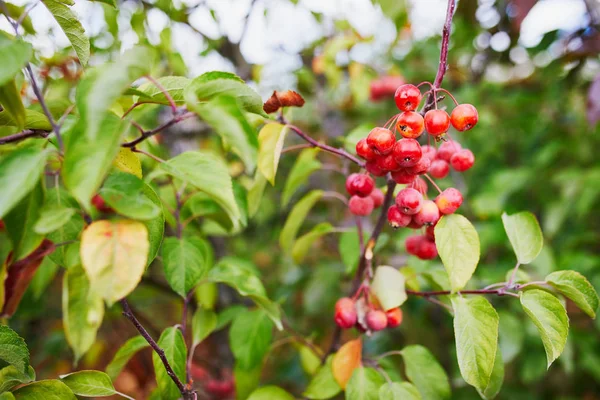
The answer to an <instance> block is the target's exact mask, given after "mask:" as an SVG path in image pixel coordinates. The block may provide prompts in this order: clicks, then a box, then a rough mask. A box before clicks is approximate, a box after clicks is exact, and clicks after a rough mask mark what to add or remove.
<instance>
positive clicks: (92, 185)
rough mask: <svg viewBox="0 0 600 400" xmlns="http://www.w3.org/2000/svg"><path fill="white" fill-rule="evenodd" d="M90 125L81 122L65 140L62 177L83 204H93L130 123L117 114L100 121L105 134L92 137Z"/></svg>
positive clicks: (87, 205)
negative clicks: (92, 201)
mask: <svg viewBox="0 0 600 400" xmlns="http://www.w3.org/2000/svg"><path fill="white" fill-rule="evenodd" d="M89 129H90V127H89V126H86V125H83V124H78V125H77V126H76V127H75V128H74V131H73V132H71V134H70V135H69V136H68V137H67V139H66V140H65V160H64V164H63V168H62V177H63V179H64V182H65V186H66V187H67V188H68V189H69V191H70V192H71V194H72V195H73V197H75V198H76V199H77V201H79V202H80V203H82V204H83V205H84V207H86V208H88V209H89V207H90V199H91V198H92V196H94V195H95V194H96V193H97V192H98V189H99V188H100V185H101V184H102V181H103V180H104V177H105V176H106V174H107V173H108V171H109V170H110V168H111V166H112V162H113V160H114V159H115V157H116V156H117V154H118V152H119V144H120V142H121V137H122V136H123V133H124V132H125V131H126V130H127V129H128V123H127V122H126V121H123V120H121V119H120V118H119V117H117V116H116V115H114V114H108V115H106V117H105V118H104V119H103V120H102V121H101V122H99V126H98V129H100V130H102V134H101V135H99V136H98V137H92V136H90V134H89V132H88V130H89Z"/></svg>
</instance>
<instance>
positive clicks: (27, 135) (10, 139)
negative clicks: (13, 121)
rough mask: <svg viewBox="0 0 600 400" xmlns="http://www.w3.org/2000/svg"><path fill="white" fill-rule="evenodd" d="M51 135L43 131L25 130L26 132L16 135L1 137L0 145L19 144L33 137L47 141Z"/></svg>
mask: <svg viewBox="0 0 600 400" xmlns="http://www.w3.org/2000/svg"><path fill="white" fill-rule="evenodd" d="M49 134H50V132H48V131H44V130H41V129H25V130H24V131H22V132H19V133H15V134H14V135H8V136H4V137H1V138H0V144H7V143H14V142H19V141H21V140H24V139H27V138H32V137H40V138H44V139H45V138H47V137H48V135H49Z"/></svg>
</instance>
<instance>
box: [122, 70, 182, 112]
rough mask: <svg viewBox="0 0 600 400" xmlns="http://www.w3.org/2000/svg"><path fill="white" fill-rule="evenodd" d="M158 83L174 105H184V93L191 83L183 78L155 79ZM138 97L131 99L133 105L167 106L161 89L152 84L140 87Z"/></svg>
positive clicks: (166, 77) (167, 102)
mask: <svg viewBox="0 0 600 400" xmlns="http://www.w3.org/2000/svg"><path fill="white" fill-rule="evenodd" d="M156 81H158V83H159V84H160V85H161V86H162V87H163V88H164V89H165V90H166V92H167V93H169V95H170V96H171V98H172V99H173V101H174V102H175V104H177V105H178V106H181V105H183V104H185V99H184V96H183V94H184V91H185V89H186V88H187V87H188V86H189V85H190V83H191V81H190V80H189V79H188V78H186V77H184V76H163V77H161V78H158V79H156ZM136 90H137V92H138V93H140V95H139V96H134V97H133V102H134V103H157V104H165V105H169V100H168V99H167V98H166V96H165V95H164V93H163V92H162V90H161V89H159V88H158V86H156V85H155V84H154V82H146V83H144V84H143V85H140V86H139V87H138V88H137V89H136Z"/></svg>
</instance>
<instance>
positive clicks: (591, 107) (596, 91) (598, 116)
mask: <svg viewBox="0 0 600 400" xmlns="http://www.w3.org/2000/svg"><path fill="white" fill-rule="evenodd" d="M586 109H587V120H588V122H589V124H590V125H592V126H596V124H597V123H598V121H600V74H598V75H596V78H595V79H594V82H592V85H591V86H590V90H589V92H588V98H587V107H586Z"/></svg>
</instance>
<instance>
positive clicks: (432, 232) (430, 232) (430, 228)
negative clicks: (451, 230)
mask: <svg viewBox="0 0 600 400" xmlns="http://www.w3.org/2000/svg"><path fill="white" fill-rule="evenodd" d="M425 236H426V237H427V238H428V239H431V240H433V241H435V225H429V226H428V227H427V229H425Z"/></svg>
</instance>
